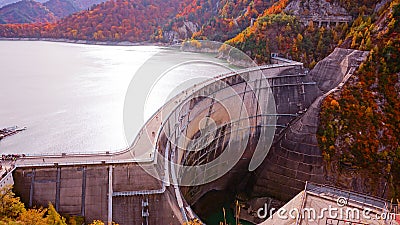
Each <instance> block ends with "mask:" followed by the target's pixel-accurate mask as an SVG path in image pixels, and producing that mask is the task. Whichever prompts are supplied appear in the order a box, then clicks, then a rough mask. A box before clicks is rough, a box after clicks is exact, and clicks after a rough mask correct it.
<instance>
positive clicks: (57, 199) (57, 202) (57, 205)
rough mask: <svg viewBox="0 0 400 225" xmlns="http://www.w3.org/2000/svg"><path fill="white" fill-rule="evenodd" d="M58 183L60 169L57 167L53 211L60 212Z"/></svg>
mask: <svg viewBox="0 0 400 225" xmlns="http://www.w3.org/2000/svg"><path fill="white" fill-rule="evenodd" d="M60 181H61V167H57V178H56V201H55V206H54V207H55V209H56V211H59V210H60Z"/></svg>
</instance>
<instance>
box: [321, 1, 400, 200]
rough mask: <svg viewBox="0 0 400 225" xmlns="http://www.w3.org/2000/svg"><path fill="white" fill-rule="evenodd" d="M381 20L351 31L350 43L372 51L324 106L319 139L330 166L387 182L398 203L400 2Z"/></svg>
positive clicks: (362, 23)
mask: <svg viewBox="0 0 400 225" xmlns="http://www.w3.org/2000/svg"><path fill="white" fill-rule="evenodd" d="M376 21H377V22H376V23H371V18H368V17H365V18H360V19H359V21H356V22H355V23H354V24H353V27H352V28H351V32H350V33H349V35H348V42H349V43H351V45H352V46H353V47H355V48H359V49H362V50H364V49H368V48H371V49H372V50H371V52H370V55H369V57H368V59H367V61H366V62H364V63H363V64H362V66H361V67H360V68H359V70H358V71H357V72H356V75H355V76H353V77H352V78H351V79H350V80H349V82H348V83H347V84H346V85H345V87H344V88H343V90H342V91H341V92H339V93H336V94H333V95H331V96H329V97H328V98H326V100H325V101H324V103H323V106H322V111H321V120H320V121H321V124H320V128H319V131H318V139H319V143H320V147H321V149H322V150H323V154H324V157H325V159H326V160H327V161H328V162H339V165H341V166H344V167H350V168H352V169H355V170H359V171H368V173H369V174H370V176H371V178H373V177H377V178H384V179H385V180H386V181H387V183H388V184H389V185H388V187H389V189H390V190H391V193H392V195H393V196H391V197H397V198H398V197H399V196H400V145H399V140H400V112H399V110H398V109H399V108H400V64H399V61H398V59H399V57H400V32H399V31H400V28H399V22H400V4H399V1H398V0H397V1H393V2H392V3H391V6H390V7H389V9H387V10H386V11H385V12H384V13H382V14H381V16H379V17H377V18H376ZM382 21H383V24H382ZM379 23H381V24H379ZM382 28H383V29H382ZM371 39H372V40H371Z"/></svg>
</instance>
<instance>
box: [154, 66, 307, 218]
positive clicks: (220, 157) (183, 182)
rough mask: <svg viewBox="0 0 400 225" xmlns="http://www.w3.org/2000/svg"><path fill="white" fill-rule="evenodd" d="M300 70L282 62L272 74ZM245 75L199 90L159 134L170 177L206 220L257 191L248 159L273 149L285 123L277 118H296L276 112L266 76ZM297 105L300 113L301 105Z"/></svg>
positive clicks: (262, 156) (197, 212)
mask: <svg viewBox="0 0 400 225" xmlns="http://www.w3.org/2000/svg"><path fill="white" fill-rule="evenodd" d="M299 70H302V69H301V68H297V67H296V68H291V67H290V68H282V69H277V70H271V71H269V72H270V74H269V75H270V76H275V75H278V74H282V73H283V74H285V72H286V73H297V72H299ZM244 76H247V78H245V79H243V78H242V76H237V77H236V76H231V77H229V78H226V79H225V80H222V81H221V83H220V84H219V85H215V87H214V88H210V87H207V89H206V90H201V91H199V92H201V93H202V94H201V95H199V96H196V94H194V95H193V96H194V97H193V98H190V99H189V100H188V101H186V102H184V103H182V104H181V106H180V107H178V108H177V110H175V112H173V113H172V116H170V117H169V119H167V120H166V121H165V123H164V125H163V129H162V131H161V133H160V136H159V139H158V143H157V144H158V149H166V151H169V152H170V153H169V158H168V160H169V161H170V162H171V177H169V180H170V182H171V183H172V184H175V185H177V186H179V189H180V192H181V194H182V196H183V199H184V201H185V202H186V203H187V205H189V206H191V207H192V208H193V209H194V211H195V213H196V214H198V215H199V216H200V218H201V219H203V220H204V221H209V220H210V219H209V217H210V216H211V217H212V215H211V214H212V213H215V212H222V208H226V210H230V205H231V203H233V202H234V200H235V198H236V197H237V196H238V195H239V196H247V197H253V196H252V193H251V192H252V186H253V185H254V183H255V172H254V171H251V170H249V165H250V164H251V160H252V159H253V158H254V157H259V158H258V159H259V160H260V161H263V159H264V157H265V155H266V154H265V155H263V154H259V153H258V154H256V153H255V152H256V150H257V149H258V150H259V149H262V150H264V153H267V152H268V150H269V147H270V146H271V144H272V141H273V139H274V137H275V130H277V127H279V129H278V130H281V129H282V126H279V124H278V125H277V123H276V122H277V118H278V121H279V122H281V123H283V121H289V120H290V119H293V118H288V116H287V115H284V114H282V115H283V116H282V117H279V116H277V115H278V114H277V112H276V110H275V99H274V96H273V94H272V90H273V87H272V88H271V87H270V86H269V82H270V81H268V79H267V78H265V77H259V79H257V74H256V73H255V74H251V73H247V74H245V75H244ZM262 76H264V74H263V75H262ZM249 77H251V79H249ZM289 79H292V80H295V79H294V78H289ZM287 80H288V79H286V81H287ZM249 83H250V84H249ZM250 87H251V88H250ZM282 87H283V85H282ZM225 89H229V90H228V91H226V90H225ZM275 89H277V87H276V88H275ZM296 90H297V89H296ZM276 93H280V92H278V91H277V92H276ZM289 98H290V96H289V97H288V99H289ZM293 101H294V100H293ZM271 104H273V105H272V106H271ZM263 109H264V110H263ZM293 109H294V110H296V112H294V113H292V115H295V114H296V113H297V112H298V108H293ZM293 109H291V110H292V111H293ZM288 115H289V114H288ZM247 197H245V198H247ZM210 201H211V202H210ZM214 222H216V221H214ZM209 224H213V223H209ZM217 224H218V223H217Z"/></svg>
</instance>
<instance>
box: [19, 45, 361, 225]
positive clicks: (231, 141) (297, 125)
mask: <svg viewBox="0 0 400 225" xmlns="http://www.w3.org/2000/svg"><path fill="white" fill-rule="evenodd" d="M365 57H366V53H365V52H361V51H356V50H348V49H336V50H335V51H334V52H333V53H332V54H331V55H330V56H329V57H327V58H326V59H324V60H323V61H321V62H319V63H318V64H317V65H316V67H315V68H314V69H313V70H312V71H310V72H308V70H306V69H304V68H303V67H302V64H300V63H286V64H278V65H266V66H260V67H255V68H249V69H246V70H243V71H240V73H238V74H235V73H231V74H226V75H223V76H220V77H217V78H216V79H214V80H209V81H206V82H203V83H201V84H198V85H197V86H194V87H193V88H191V89H188V90H187V91H184V92H182V93H181V94H180V95H178V96H177V97H175V98H173V99H172V100H171V101H170V102H168V103H166V105H164V106H163V107H162V108H161V109H160V110H159V111H157V113H156V114H155V115H154V116H153V117H152V118H151V119H150V120H149V121H148V122H147V123H146V125H145V126H144V128H143V130H142V131H141V132H140V133H139V135H138V138H137V139H136V141H135V144H134V145H133V146H131V147H130V148H129V149H127V150H126V151H123V152H120V153H118V154H117V153H116V154H109V153H105V154H99V155H85V156H79V155H61V156H49V157H46V160H44V158H43V161H42V156H35V157H30V158H29V157H25V158H23V159H21V160H20V161H19V162H18V163H17V168H16V169H15V171H14V172H13V177H14V180H15V186H14V189H15V192H16V193H17V194H18V195H19V196H21V200H22V201H23V202H24V203H25V204H26V205H27V206H30V207H31V206H40V205H42V206H47V204H48V203H49V202H52V203H53V205H54V206H55V207H56V209H57V210H59V211H60V212H61V213H65V214H71V215H80V216H85V218H86V221H87V222H91V221H92V220H94V219H100V220H103V221H107V222H111V221H115V222H117V223H119V224H121V225H124V224H146V225H147V224H182V223H183V222H185V221H188V220H190V219H195V218H197V216H196V212H194V211H192V209H191V207H192V206H194V205H196V204H197V203H198V202H199V201H200V199H201V198H202V196H204V195H205V194H207V193H208V192H209V191H212V190H228V191H230V192H232V193H239V192H247V193H248V194H250V195H251V196H250V197H259V196H272V197H275V198H277V199H280V200H284V201H286V200H289V199H290V198H292V197H294V196H296V195H297V194H298V193H299V192H300V191H302V190H303V188H304V184H305V182H306V181H313V182H316V183H325V182H326V181H325V179H324V178H325V171H324V167H323V161H322V157H321V151H320V149H319V148H318V143H317V139H316V131H317V128H318V122H319V119H318V116H319V110H320V103H321V101H322V100H323V99H324V98H325V97H326V96H327V95H328V94H330V93H332V92H334V91H336V90H338V89H339V88H340V87H341V86H343V85H344V83H345V82H346V81H347V79H348V78H349V77H350V76H351V74H352V73H353V72H354V71H355V69H356V68H357V67H358V65H359V64H360V63H361V62H362V61H363V60H364V59H365ZM261 71H262V72H261ZM270 106H274V107H270ZM160 125H161V126H160ZM149 134H150V135H149ZM270 146H271V148H269V147H270ZM268 150H269V152H268V154H265V155H266V157H265V159H264V158H263V157H264V156H265V155H263V153H266V152H265V151H268ZM257 151H259V152H257ZM138 152H140V153H141V154H138V156H139V157H141V158H140V159H139V160H138V159H134V157H135V154H136V153H138ZM256 153H257V154H256ZM135 160H137V161H135ZM45 161H46V163H44V162H45ZM42 162H43V164H42ZM88 162H91V163H88ZM210 163H211V164H210ZM252 163H254V164H255V165H256V168H253V167H252V165H253V164H252ZM227 165H231V166H232V167H231V168H229V170H227ZM257 166H258V167H257ZM150 174H151V175H150ZM155 177H156V178H155Z"/></svg>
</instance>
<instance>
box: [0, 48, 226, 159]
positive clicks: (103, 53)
mask: <svg viewBox="0 0 400 225" xmlns="http://www.w3.org/2000/svg"><path fill="white" fill-rule="evenodd" d="M0 52H1V54H0V97H1V99H0V129H1V128H5V127H9V126H14V125H18V126H21V127H22V126H26V127H28V129H27V130H25V131H23V132H21V133H18V134H16V135H14V136H11V137H6V138H4V139H3V140H1V141H0V153H1V154H11V153H19V154H20V153H28V154H43V153H62V152H82V153H83V152H98V151H103V152H104V151H117V150H121V149H123V148H126V147H127V145H128V144H127V143H128V142H130V141H126V138H125V133H124V124H123V111H124V110H123V107H124V100H125V94H126V92H127V89H128V86H129V83H130V82H131V80H132V79H133V80H134V81H135V79H134V78H136V81H135V82H136V83H137V84H138V85H137V86H141V85H140V84H141V83H140V82H145V83H147V84H148V85H150V87H151V88H147V89H149V90H146V88H144V89H143V90H140V91H141V92H140V93H141V94H139V95H138V99H141V102H143V101H144V102H145V105H144V106H140V107H138V109H137V114H136V115H132V116H133V117H134V118H136V119H135V120H134V123H135V126H134V127H135V128H134V129H136V130H135V132H137V130H139V129H140V127H141V126H142V125H143V124H144V121H146V120H147V118H148V117H149V116H150V115H151V114H153V113H154V112H155V110H157V109H158V108H159V107H160V106H161V105H162V104H163V103H164V102H165V101H167V100H168V99H169V98H171V97H172V96H173V95H174V94H175V93H178V92H179V91H181V90H182V89H184V87H186V86H188V85H189V84H190V85H191V84H192V83H193V82H194V81H195V82H198V81H201V80H204V79H206V78H207V77H212V76H215V75H218V74H220V73H223V72H227V71H229V70H230V69H228V68H227V67H226V66H227V65H225V64H224V62H223V61H220V60H218V59H215V58H214V57H212V56H210V55H204V54H202V55H201V56H200V58H201V59H202V60H209V61H213V62H217V63H219V64H220V65H222V66H215V65H208V64H204V63H189V64H186V65H182V66H178V67H176V68H175V69H173V70H172V71H169V72H168V73H166V74H163V75H162V76H160V74H151V75H148V77H146V76H144V77H143V74H142V75H140V76H141V77H140V76H138V75H137V71H138V70H140V68H142V67H143V65H147V67H148V68H151V67H153V68H159V67H160V65H164V64H165V63H167V65H168V66H170V65H173V64H174V63H173V62H172V63H171V62H170V61H169V60H170V59H172V61H173V59H174V58H176V59H177V58H179V59H180V60H182V59H187V60H190V59H192V57H193V56H195V58H196V57H199V55H200V54H197V53H182V52H179V51H177V50H168V49H164V48H160V47H156V46H96V45H80V44H70V43H55V42H42V41H0ZM171 54H172V57H171ZM165 55H168V56H167V57H164V56H165ZM167 61H168V62H167ZM164 67H165V66H164ZM160 68H162V66H161V67H160ZM189 81H190V82H189ZM179 83H184V84H185V85H183V84H182V85H178V86H179V87H178V88H177V84H179ZM142 87H144V86H142ZM143 97H145V100H143ZM142 100H143V101H142ZM132 104H135V103H132ZM128 140H131V138H128Z"/></svg>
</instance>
